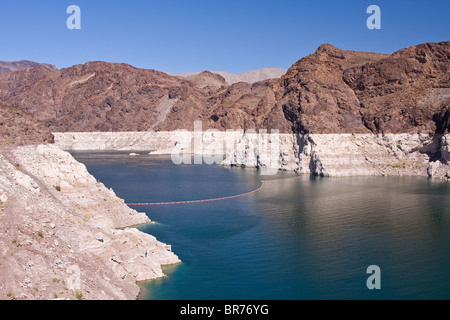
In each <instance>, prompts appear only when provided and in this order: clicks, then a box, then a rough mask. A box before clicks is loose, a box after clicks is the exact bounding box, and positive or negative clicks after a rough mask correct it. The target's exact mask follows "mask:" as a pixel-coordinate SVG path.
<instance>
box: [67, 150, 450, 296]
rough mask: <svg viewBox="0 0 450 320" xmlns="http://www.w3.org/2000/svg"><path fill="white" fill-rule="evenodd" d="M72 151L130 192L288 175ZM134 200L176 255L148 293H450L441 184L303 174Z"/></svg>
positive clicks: (449, 234)
mask: <svg viewBox="0 0 450 320" xmlns="http://www.w3.org/2000/svg"><path fill="white" fill-rule="evenodd" d="M74 156H75V157H76V158H77V159H78V160H79V161H81V162H83V163H84V164H85V165H86V166H87V168H88V170H89V171H90V173H92V174H93V175H94V176H95V177H96V178H97V179H99V180H101V181H102V182H103V183H104V184H105V185H106V186H107V187H110V188H113V189H114V190H115V192H116V193H117V195H118V196H119V197H121V198H123V199H125V201H126V202H166V201H184V200H198V199H207V198H215V197H224V196H229V195H234V194H238V193H245V192H248V191H251V190H253V189H256V188H258V187H259V186H260V181H261V179H280V178H286V177H292V176H293V174H292V173H286V172H280V173H278V174H277V175H275V176H261V175H260V172H259V171H258V170H255V169H242V168H229V167H222V166H208V165H181V166H177V165H174V164H173V163H172V162H171V160H170V158H169V157H165V156H149V155H140V156H138V157H130V156H128V154H125V153H117V152H115V153H106V152H102V153H80V152H78V153H74ZM135 209H137V210H138V211H144V212H146V213H147V215H148V216H149V218H150V219H151V220H153V221H156V222H157V224H156V225H147V226H143V227H141V228H140V229H141V230H142V231H144V232H148V233H150V234H152V235H154V236H156V237H157V239H158V240H160V241H162V242H165V243H168V244H171V245H172V250H173V251H174V252H175V253H176V254H177V255H178V256H179V257H180V259H181V260H182V261H183V262H182V263H181V264H179V265H177V266H170V267H165V268H164V270H165V272H166V274H167V275H168V277H166V278H164V279H160V280H154V281H149V282H145V283H141V286H142V288H143V292H144V294H143V298H144V299H167V300H169V299H187V300H197V299H202V300H203V299H206V300H210V299H227V300H228V299H230V300H231V299H234V300H241V299H283V300H293V299H449V298H450V187H449V183H448V182H442V181H431V180H428V179H425V178H416V177H403V178H400V177H351V178H312V177H309V176H300V177H298V178H297V179H293V180H281V181H270V182H266V183H265V185H264V187H263V188H262V189H261V190H260V191H259V192H257V193H254V194H252V195H249V196H247V197H242V198H237V199H230V200H225V201H220V202H210V203H199V204H186V205H174V206H160V207H135ZM370 265H378V266H379V267H380V268H381V286H382V288H381V290H373V291H371V290H368V289H367V286H366V281H367V278H368V277H369V275H368V274H366V269H367V267H368V266H370Z"/></svg>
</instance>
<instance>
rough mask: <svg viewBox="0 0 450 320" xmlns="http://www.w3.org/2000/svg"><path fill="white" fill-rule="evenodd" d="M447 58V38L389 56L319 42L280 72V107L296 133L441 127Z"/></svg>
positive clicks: (447, 91) (416, 130)
mask: <svg viewBox="0 0 450 320" xmlns="http://www.w3.org/2000/svg"><path fill="white" fill-rule="evenodd" d="M449 57H450V42H449V41H447V42H441V43H430V44H422V45H418V46H414V47H411V48H407V49H404V50H400V51H398V52H395V53H394V54H392V55H381V54H373V53H362V52H352V51H344V50H340V49H338V48H335V47H333V46H331V45H322V46H320V47H319V49H318V50H317V51H316V53H315V54H313V55H311V56H308V57H306V58H304V59H302V60H300V61H298V62H297V63H296V64H294V66H293V67H292V68H291V69H289V71H288V72H287V74H286V75H285V76H284V77H282V81H283V84H282V85H283V88H284V93H283V98H282V102H281V107H282V108H283V111H284V113H285V115H286V117H287V118H288V119H289V120H290V121H291V122H292V123H293V130H294V131H295V132H298V133H330V134H334V133H364V132H372V133H419V132H421V133H435V132H436V131H437V130H438V127H439V128H441V129H440V131H444V129H445V121H446V119H447V117H448V116H446V112H447V110H448V99H449V95H450V83H449V79H450V78H449V77H450V76H449V67H450V62H449ZM446 130H448V129H446ZM441 133H444V132H441Z"/></svg>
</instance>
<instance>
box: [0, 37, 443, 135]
mask: <svg viewBox="0 0 450 320" xmlns="http://www.w3.org/2000/svg"><path fill="white" fill-rule="evenodd" d="M9 64H10V65H11V64H12V66H13V67H14V68H18V67H20V66H21V65H28V66H30V64H29V63H23V64H20V63H16V64H14V63H9ZM275 70H277V69H263V70H256V71H253V72H249V73H245V74H240V75H234V76H236V78H235V79H232V78H228V80H227V78H226V77H228V76H229V74H226V73H224V74H223V75H220V74H218V73H214V72H209V71H205V72H200V73H194V74H184V75H183V74H182V75H180V74H178V75H176V76H173V75H169V74H167V73H164V72H159V71H155V70H146V69H138V68H135V67H132V66H130V65H128V64H121V63H106V62H88V63H86V64H83V65H75V66H73V67H70V68H65V69H61V70H58V69H56V68H54V67H52V66H50V67H49V66H48V65H43V64H38V66H36V67H32V68H29V67H28V68H20V69H18V70H16V71H14V72H11V71H10V72H7V73H3V74H0V101H1V102H4V103H7V104H10V105H11V104H12V105H16V106H18V107H19V108H21V109H23V110H26V111H28V112H29V113H31V114H33V115H34V116H35V117H36V118H37V119H38V120H40V121H43V122H44V123H45V125H46V126H47V127H48V128H49V129H50V130H51V131H53V132H67V131H76V132H83V131H87V132H92V131H103V132H105V131H149V130H151V131H171V130H176V129H187V130H192V129H193V123H194V121H196V120H201V121H203V128H204V129H205V130H206V129H210V128H215V129H219V130H227V129H233V130H236V129H243V130H247V129H268V130H270V129H279V130H280V132H285V133H292V132H294V133H418V132H422V133H444V132H448V131H450V41H446V42H440V43H424V44H419V45H416V46H412V47H409V48H405V49H402V50H399V51H397V52H395V53H393V54H379V53H370V52H356V51H349V50H342V49H339V48H336V47H334V46H332V45H330V44H323V45H321V46H320V47H319V48H318V49H317V51H316V52H315V53H314V54H311V55H309V56H307V57H304V58H302V59H301V60H299V61H297V62H296V63H294V64H293V65H292V67H291V68H289V70H287V72H284V71H282V70H279V69H278V71H275ZM277 72H279V73H278V76H277V75H276V73H277ZM280 74H281V75H280ZM267 77H268V78H267ZM237 79H240V80H239V81H247V82H234V81H237ZM261 79H262V80H261ZM257 80H260V81H257ZM254 81H257V82H254ZM230 83H232V84H230Z"/></svg>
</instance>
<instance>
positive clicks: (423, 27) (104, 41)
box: [0, 0, 450, 73]
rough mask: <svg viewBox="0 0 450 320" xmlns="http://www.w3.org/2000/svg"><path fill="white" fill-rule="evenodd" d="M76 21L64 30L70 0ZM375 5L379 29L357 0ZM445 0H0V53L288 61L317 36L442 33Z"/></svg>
mask: <svg viewBox="0 0 450 320" xmlns="http://www.w3.org/2000/svg"><path fill="white" fill-rule="evenodd" d="M72 4H75V5H78V6H79V7H80V8H81V27H82V29H81V30H69V29H67V27H66V20H67V18H68V17H69V14H67V13H66V9H67V7H68V6H69V5H72ZM371 4H376V5H378V6H379V7H380V8H381V23H382V29H381V30H369V29H368V28H367V27H366V20H367V18H368V17H369V15H368V14H366V9H367V7H368V6H369V5H371ZM449 21H450V1H448V0H441V1H437V0H428V1H423V0H421V1H417V0H407V1H406V0H389V1H385V0H371V1H366V0H349V1H346V0H342V1H336V0H333V1H332V0H329V1H328V0H320V1H301V0H289V1H288V0H270V1H268V0H259V1H255V0H157V1H154V0H127V1H121V0H109V1H99V0H70V1H66V0H48V1H45V0H43V1H36V0H28V1H26V0H1V1H0V61H13V60H25V59H26V60H33V61H37V62H47V63H51V64H55V65H56V66H57V67H58V68H65V67H70V66H72V65H74V64H80V63H85V62H87V61H96V60H102V61H108V62H125V63H129V64H131V65H133V66H135V67H139V68H148V69H156V70H160V71H166V72H192V71H202V70H216V71H228V72H232V73H237V72H245V71H249V70H253V69H259V68H265V67H274V68H286V69H287V68H289V67H290V66H291V65H292V64H293V63H295V62H296V61H297V60H299V59H300V58H302V57H304V56H306V55H308V54H311V53H313V52H314V51H315V50H316V48H317V47H318V46H319V45H320V44H322V43H331V44H333V45H335V46H337V47H340V48H342V49H349V50H360V51H373V52H384V53H392V52H394V51H396V50H398V49H401V48H404V47H408V46H411V45H415V44H418V43H422V42H437V41H444V40H450V22H449Z"/></svg>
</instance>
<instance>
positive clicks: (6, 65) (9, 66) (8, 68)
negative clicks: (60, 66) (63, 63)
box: [0, 60, 56, 73]
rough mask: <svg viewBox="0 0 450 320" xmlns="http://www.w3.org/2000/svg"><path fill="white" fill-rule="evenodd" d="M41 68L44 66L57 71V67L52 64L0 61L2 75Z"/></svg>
mask: <svg viewBox="0 0 450 320" xmlns="http://www.w3.org/2000/svg"><path fill="white" fill-rule="evenodd" d="M39 66H44V67H47V68H50V69H56V67H55V66H54V65H52V64H47V63H38V62H33V61H28V60H21V61H11V62H5V61H0V73H7V72H14V71H17V70H19V69H22V68H37V67H39Z"/></svg>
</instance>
